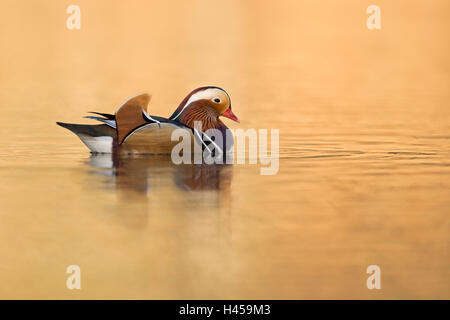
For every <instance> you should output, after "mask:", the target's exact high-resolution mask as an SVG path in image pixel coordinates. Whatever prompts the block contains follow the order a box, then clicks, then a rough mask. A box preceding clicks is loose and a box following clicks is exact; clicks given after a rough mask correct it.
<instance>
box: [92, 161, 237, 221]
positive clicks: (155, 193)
mask: <svg viewBox="0 0 450 320" xmlns="http://www.w3.org/2000/svg"><path fill="white" fill-rule="evenodd" d="M87 164H88V165H89V166H90V167H92V168H94V169H93V170H90V171H89V173H90V175H89V176H88V179H89V184H90V185H91V186H92V185H96V186H98V183H99V182H100V185H101V187H102V188H107V189H113V190H115V193H114V195H115V196H113V198H115V199H116V200H114V205H112V206H111V207H110V208H109V210H110V211H109V212H111V213H113V214H114V216H115V218H117V219H118V220H119V222H120V223H121V224H124V225H127V226H131V227H145V226H146V225H147V220H148V215H149V214H153V212H158V214H159V213H160V212H165V213H166V214H172V213H173V212H177V211H178V212H179V213H178V214H181V213H182V212H186V210H191V211H193V212H200V211H201V210H207V211H208V212H210V211H211V210H212V209H214V212H218V213H219V214H220V213H224V214H225V215H228V214H229V211H230V207H231V190H230V186H231V180H232V176H233V166H232V165H225V164H212V165H207V164H180V165H175V164H173V162H172V160H171V158H170V156H155V155H133V156H131V155H130V156H127V157H124V156H120V157H119V156H118V155H114V154H92V155H91V156H90V158H89V159H88V160H87ZM99 175H100V176H103V177H104V178H103V179H100V181H99V179H98V177H99ZM93 177H95V181H93V180H92V178H93ZM180 191H181V193H180ZM149 198H151V200H149ZM178 206H179V207H183V210H173V209H174V208H176V207H178ZM156 208H158V210H156Z"/></svg>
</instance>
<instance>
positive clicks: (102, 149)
mask: <svg viewBox="0 0 450 320" xmlns="http://www.w3.org/2000/svg"><path fill="white" fill-rule="evenodd" d="M78 137H79V138H80V139H81V141H83V143H84V144H85V145H86V147H88V148H89V150H91V151H92V152H97V153H112V145H113V138H112V137H108V136H101V137H93V136H89V135H87V134H78Z"/></svg>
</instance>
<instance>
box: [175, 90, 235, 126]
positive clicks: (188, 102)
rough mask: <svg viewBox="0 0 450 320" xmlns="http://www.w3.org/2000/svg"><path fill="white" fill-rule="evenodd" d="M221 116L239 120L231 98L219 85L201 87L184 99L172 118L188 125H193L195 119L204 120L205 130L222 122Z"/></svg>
mask: <svg viewBox="0 0 450 320" xmlns="http://www.w3.org/2000/svg"><path fill="white" fill-rule="evenodd" d="M221 116H222V117H225V118H228V119H231V120H233V121H236V122H239V119H238V117H236V115H235V114H234V113H233V111H231V99H230V96H229V95H228V93H227V92H226V91H225V90H223V89H222V88H219V87H201V88H197V89H195V90H193V91H192V92H191V93H189V94H188V95H187V96H186V98H184V99H183V101H182V102H181V103H180V105H179V106H178V108H177V109H176V110H175V112H174V113H173V114H172V116H171V117H170V119H171V120H175V121H179V122H181V123H184V124H186V125H188V126H192V124H193V122H194V121H202V122H203V130H205V129H210V128H215V127H217V126H218V124H221V122H220V120H219V117H221Z"/></svg>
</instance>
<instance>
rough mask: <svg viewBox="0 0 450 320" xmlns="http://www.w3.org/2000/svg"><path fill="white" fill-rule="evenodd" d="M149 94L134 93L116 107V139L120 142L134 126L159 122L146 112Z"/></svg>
mask: <svg viewBox="0 0 450 320" xmlns="http://www.w3.org/2000/svg"><path fill="white" fill-rule="evenodd" d="M150 99H151V96H150V95H149V94H148V93H142V94H138V95H135V96H133V97H131V98H129V99H127V100H126V101H125V102H124V103H122V104H121V105H120V106H119V108H117V110H116V113H115V121H116V129H117V139H118V141H119V144H122V143H123V141H124V140H125V138H126V137H127V136H128V135H130V134H131V133H132V132H133V131H134V130H135V129H136V128H139V127H141V126H143V125H146V124H149V123H159V121H158V120H156V119H154V118H152V117H151V116H149V115H148V113H147V106H148V104H149V102H150Z"/></svg>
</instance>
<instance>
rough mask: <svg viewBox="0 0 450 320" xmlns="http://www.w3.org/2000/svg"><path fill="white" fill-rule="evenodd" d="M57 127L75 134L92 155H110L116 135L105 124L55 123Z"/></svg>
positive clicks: (113, 130) (114, 131) (112, 129)
mask: <svg viewBox="0 0 450 320" xmlns="http://www.w3.org/2000/svg"><path fill="white" fill-rule="evenodd" d="M56 124H57V125H59V126H61V127H63V128H66V129H68V130H70V131H72V132H73V133H75V134H76V135H77V136H78V138H80V140H81V141H82V142H83V143H84V144H85V145H86V146H87V147H88V148H89V150H91V152H94V153H112V150H113V144H114V141H116V140H117V133H116V130H115V129H114V128H111V127H110V126H108V125H106V124H97V125H89V124H74V123H64V122H56Z"/></svg>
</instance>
